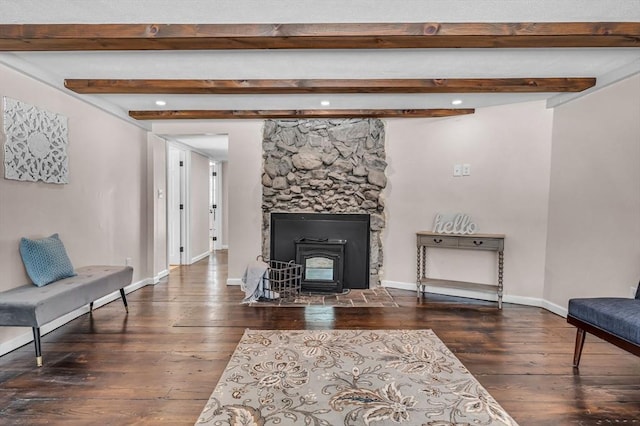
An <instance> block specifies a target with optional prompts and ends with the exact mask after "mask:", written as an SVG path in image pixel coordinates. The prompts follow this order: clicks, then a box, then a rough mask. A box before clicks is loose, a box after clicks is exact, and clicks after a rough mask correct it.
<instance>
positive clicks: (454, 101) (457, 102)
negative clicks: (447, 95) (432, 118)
mask: <svg viewBox="0 0 640 426" xmlns="http://www.w3.org/2000/svg"><path fill="white" fill-rule="evenodd" d="M461 104H462V99H454V100H452V101H451V105H461Z"/></svg>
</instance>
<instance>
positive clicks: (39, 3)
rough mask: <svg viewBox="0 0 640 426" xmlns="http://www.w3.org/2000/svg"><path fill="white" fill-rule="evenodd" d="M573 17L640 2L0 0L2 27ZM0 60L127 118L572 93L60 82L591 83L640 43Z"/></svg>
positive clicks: (619, 14) (637, 65)
mask: <svg viewBox="0 0 640 426" xmlns="http://www.w3.org/2000/svg"><path fill="white" fill-rule="evenodd" d="M571 21H596V22H597V21H602V22H613V21H625V22H640V0H563V1H557V0H536V1H534V0H502V1H501V0H402V1H399V0H315V1H311V0H217V1H212V0H181V1H175V0H136V1H130V0H92V1H80V0H76V1H72V0H2V1H0V24H7V23H14V24H15V23H20V24H24V23H202V24H204V23H325V22H326V23H329V22H571ZM0 63H4V64H5V65H8V66H10V67H12V68H14V69H17V70H19V71H21V72H23V73H25V74H27V75H30V76H32V77H34V78H37V79H39V80H41V81H44V82H46V83H47V84H50V85H52V86H54V87H56V88H59V89H60V90H63V91H65V92H67V93H69V94H72V95H73V96H76V97H79V98H81V99H84V100H86V101H87V102H89V103H92V104H94V105H96V106H98V107H100V108H102V109H105V110H107V111H109V112H111V113H112V114H115V115H117V116H119V117H122V118H123V119H126V120H130V119H129V118H128V116H127V113H128V111H129V110H154V109H171V110H174V109H224V110H241V109H251V110H256V109H263V110H264V109H318V108H323V107H321V106H320V101H321V100H325V99H326V100H329V101H330V102H331V106H330V107H329V108H331V109H346V108H354V109H377V108H382V109H419V108H451V107H452V106H451V101H452V100H453V99H456V98H457V99H462V100H463V102H464V103H463V104H462V105H461V106H460V107H462V108H481V107H485V106H492V105H499V104H508V103H515V102H526V101H532V100H540V101H543V100H547V101H548V104H549V105H550V106H553V105H555V104H559V103H561V102H564V101H566V100H568V99H571V98H572V97H575V96H576V95H575V94H557V93H532V94H524V93H519V94H516V93H502V94H460V95H456V94H386V95H380V94H341V95H318V94H308V95H77V94H74V93H73V92H70V91H68V90H67V89H65V88H64V84H63V83H64V79H67V78H81V79H85V78H88V79H92V78H96V79H142V78H149V79H177V78H184V79H234V80H235V79H309V78H316V79H322V78H331V79H340V78H345V79H346V78H348V79H357V78H516V77H596V78H597V79H598V80H597V85H596V87H595V88H592V89H589V90H588V91H587V92H589V91H593V90H597V89H598V88H600V87H603V86H604V85H607V84H610V83H612V82H614V81H617V80H619V79H621V78H624V77H626V76H628V75H631V74H634V73H637V72H640V48H633V49H631V48H618V49H602V48H601V49H594V48H588V49H407V50H384V49H380V50H261V51H257V50H229V51H144V52H134V51H127V52H121V51H101V52H8V53H0ZM0 88H1V83H0ZM157 99H163V100H165V101H166V102H167V104H166V106H162V107H159V106H156V105H155V101H156V100H157ZM136 124H138V125H140V126H143V127H147V128H150V126H152V123H149V122H136ZM207 136H210V135H207ZM184 143H200V144H202V139H201V138H200V139H198V140H197V141H196V142H194V141H188V142H184ZM210 143H211V144H213V143H214V142H210ZM205 148H206V143H205ZM214 151H215V150H214Z"/></svg>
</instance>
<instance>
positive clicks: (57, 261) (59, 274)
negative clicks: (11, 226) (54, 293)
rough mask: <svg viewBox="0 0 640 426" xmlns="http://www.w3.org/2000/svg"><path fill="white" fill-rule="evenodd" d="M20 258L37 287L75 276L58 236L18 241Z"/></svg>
mask: <svg viewBox="0 0 640 426" xmlns="http://www.w3.org/2000/svg"><path fill="white" fill-rule="evenodd" d="M20 256H22V263H24V267H25V268H26V269H27V275H29V278H31V281H33V283H34V284H35V285H37V286H38V287H42V286H45V285H47V284H50V283H52V282H54V281H58V280H61V279H63V278H68V277H73V276H75V275H76V273H75V271H74V270H73V265H72V264H71V260H69V256H67V252H66V250H65V249H64V245H63V244H62V241H61V240H60V238H59V237H58V234H53V235H52V236H50V237H48V238H42V239H39V240H30V239H28V238H22V239H20Z"/></svg>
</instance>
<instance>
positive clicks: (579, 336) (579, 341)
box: [573, 328, 587, 367]
mask: <svg viewBox="0 0 640 426" xmlns="http://www.w3.org/2000/svg"><path fill="white" fill-rule="evenodd" d="M586 336H587V332H586V331H584V330H583V329H581V328H579V329H578V331H577V332H576V348H575V350H574V351H573V366H574V367H578V365H579V364H580V356H581V355H582V347H583V346H584V338H585V337H586Z"/></svg>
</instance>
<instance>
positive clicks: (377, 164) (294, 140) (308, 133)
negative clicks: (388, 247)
mask: <svg viewBox="0 0 640 426" xmlns="http://www.w3.org/2000/svg"><path fill="white" fill-rule="evenodd" d="M262 157H263V174H262V212H263V219H262V254H263V256H264V257H265V258H269V247H270V240H269V239H270V215H271V213H272V212H277V213H309V212H313V213H358V214H369V215H370V226H371V233H370V279H369V284H370V286H372V287H373V286H376V285H378V284H379V283H380V278H379V277H380V275H381V273H382V260H383V247H382V240H381V234H382V232H383V230H384V227H385V213H384V200H383V194H382V192H383V189H384V188H385V186H386V184H387V178H386V175H385V169H386V167H387V162H386V154H385V146H384V124H383V122H382V121H381V120H379V119H369V118H363V119H312V120H266V121H265V124H264V130H263V142H262Z"/></svg>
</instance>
